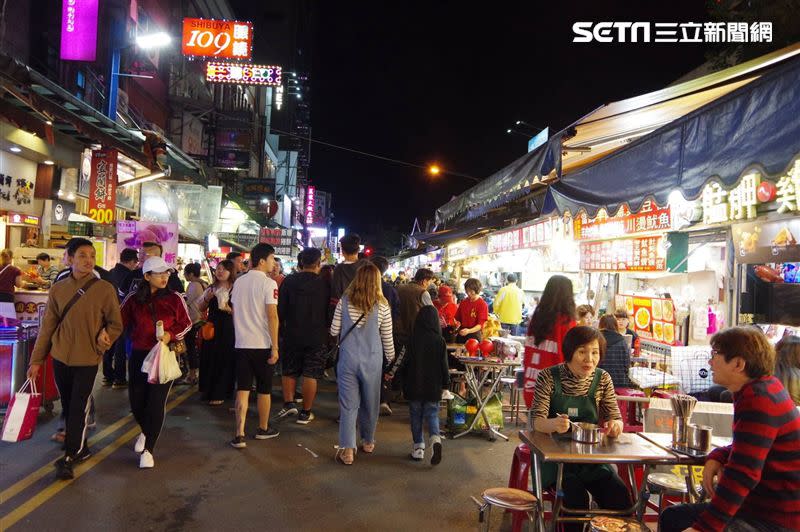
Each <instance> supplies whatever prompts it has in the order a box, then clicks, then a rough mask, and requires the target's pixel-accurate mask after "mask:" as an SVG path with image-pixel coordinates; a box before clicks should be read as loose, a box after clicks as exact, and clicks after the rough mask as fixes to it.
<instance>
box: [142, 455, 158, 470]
mask: <svg viewBox="0 0 800 532" xmlns="http://www.w3.org/2000/svg"><path fill="white" fill-rule="evenodd" d="M155 465H156V463H155V460H153V455H152V454H150V451H144V452H143V453H142V456H141V458H139V469H152V468H153V467H154V466H155Z"/></svg>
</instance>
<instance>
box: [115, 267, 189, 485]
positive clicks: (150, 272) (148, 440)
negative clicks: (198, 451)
mask: <svg viewBox="0 0 800 532" xmlns="http://www.w3.org/2000/svg"><path fill="white" fill-rule="evenodd" d="M171 271H172V270H171V268H170V267H169V266H168V265H167V263H166V262H164V259H162V258H161V257H149V258H148V259H147V260H146V261H145V262H144V266H143V267H142V272H143V273H144V280H145V282H143V283H141V284H140V285H139V288H138V289H137V290H136V291H135V292H131V293H130V294H129V295H128V297H126V298H125V301H123V302H122V321H123V323H124V324H125V329H126V330H127V331H128V332H129V334H130V337H131V341H132V342H133V350H132V352H131V356H130V359H129V361H128V362H129V365H128V375H129V379H130V382H129V385H128V396H129V397H130V401H131V411H132V412H133V417H134V418H135V419H136V422H137V423H138V424H139V426H140V427H141V428H142V433H141V434H139V437H138V438H136V444H135V446H134V450H136V452H137V453H139V454H140V455H141V457H140V458H139V467H140V468H142V469H147V468H151V467H153V466H154V465H155V464H154V461H153V449H154V448H155V445H156V441H157V440H158V435H159V433H160V432H161V427H162V426H163V425H164V415H165V411H166V405H167V396H168V395H169V390H170V388H171V387H172V382H168V383H166V384H150V383H148V382H147V374H146V373H143V372H142V362H144V359H145V358H146V357H147V354H148V353H149V352H150V349H152V348H153V346H154V345H156V342H159V341H161V342H164V343H165V344H168V343H170V342H172V341H177V340H181V339H183V337H184V336H185V335H186V333H187V332H189V330H190V329H191V328H192V320H191V319H190V318H189V311H188V309H187V308H186V303H185V302H184V300H183V298H182V297H181V296H180V295H179V294H177V293H176V292H173V291H172V290H169V289H168V288H167V281H168V280H169V276H170V272H171ZM158 321H161V322H163V323H164V335H163V336H162V337H161V338H157V337H156V334H157V333H156V322H158Z"/></svg>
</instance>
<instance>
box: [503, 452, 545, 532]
mask: <svg viewBox="0 0 800 532" xmlns="http://www.w3.org/2000/svg"><path fill="white" fill-rule="evenodd" d="M530 469H531V450H530V448H528V446H527V445H526V444H524V443H520V444H519V445H517V448H516V449H514V458H513V459H512V460H511V473H510V475H509V476H508V487H509V488H516V489H518V490H524V491H530V490H529V489H528V481H529V479H530ZM555 498H556V494H555V492H554V491H553V489H552V488H551V489H547V490H544V491H543V492H542V501H541V503H542V508H544V503H545V502H547V501H549V502H550V503H551V504H552V503H553V501H554V500H555ZM512 513H513V514H514V515H513V516H512V518H511V530H512V531H513V532H520V530H522V524H523V523H524V522H525V520H526V519H527V515H525V512H512ZM544 518H545V519H551V518H552V513H551V512H545V513H544Z"/></svg>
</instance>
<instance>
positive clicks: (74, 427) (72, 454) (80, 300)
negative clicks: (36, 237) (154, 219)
mask: <svg viewBox="0 0 800 532" xmlns="http://www.w3.org/2000/svg"><path fill="white" fill-rule="evenodd" d="M67 254H68V256H69V257H70V261H71V265H72V266H71V268H72V270H71V274H70V276H69V277H68V278H67V279H64V280H63V281H61V282H59V283H56V284H54V285H53V287H52V288H51V289H50V293H49V296H48V300H47V307H46V309H45V315H44V318H43V320H42V326H41V329H40V330H39V336H38V337H37V338H36V345H35V346H34V348H33V353H32V354H31V364H30V367H29V368H28V378H29V379H31V380H34V379H36V378H37V377H38V376H39V372H40V371H41V368H42V364H43V363H44V360H45V358H46V357H47V354H48V353H50V354H51V355H52V357H53V373H54V376H55V380H56V385H57V386H58V391H59V395H60V396H61V405H62V409H63V412H64V418H65V422H66V438H65V453H64V458H63V459H61V460H59V461H58V462H56V468H57V473H56V475H57V476H58V478H60V479H65V480H66V479H71V478H73V477H74V474H73V465H74V464H75V463H76V462H79V461H82V460H85V459H87V458H88V457H89V456H91V453H90V451H89V449H88V447H87V445H86V425H87V421H88V417H89V410H90V396H91V394H92V386H93V385H94V379H95V377H96V376H97V366H98V365H99V363H100V359H101V357H102V355H103V352H104V351H106V350H107V349H109V348H110V347H111V344H112V343H113V342H114V340H116V339H117V337H118V336H119V335H120V333H121V332H122V316H121V315H120V310H119V299H118V298H117V294H116V290H114V287H113V286H112V285H111V283H109V282H107V281H103V280H100V279H97V278H96V277H95V276H94V275H93V270H94V262H95V249H94V246H93V245H92V242H91V241H89V240H86V239H83V238H73V239H72V240H71V241H70V243H69V246H68V247H67Z"/></svg>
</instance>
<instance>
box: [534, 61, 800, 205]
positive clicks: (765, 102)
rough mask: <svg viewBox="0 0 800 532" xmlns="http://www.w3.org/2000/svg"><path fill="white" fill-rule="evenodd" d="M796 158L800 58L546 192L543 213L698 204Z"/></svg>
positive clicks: (782, 169)
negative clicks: (673, 201) (713, 189)
mask: <svg viewBox="0 0 800 532" xmlns="http://www.w3.org/2000/svg"><path fill="white" fill-rule="evenodd" d="M798 154H800V59H795V60H791V61H789V62H787V63H786V64H785V65H783V66H779V67H778V68H776V69H775V70H774V71H772V72H769V73H767V74H764V75H763V76H762V77H761V78H759V79H757V80H755V81H753V82H751V83H749V84H747V85H745V86H743V87H741V88H739V89H737V90H735V91H733V92H731V93H729V94H727V95H726V96H723V97H722V98H719V99H718V100H714V101H713V102H711V103H709V104H707V105H705V106H703V107H700V108H699V109H697V110H695V111H694V112H692V113H690V114H688V115H686V116H684V117H682V118H680V119H678V120H675V121H673V122H670V123H669V124H667V125H666V126H664V127H662V128H660V129H657V130H656V131H654V132H652V133H650V134H648V135H646V136H644V137H641V138H640V139H638V140H637V141H635V142H633V143H632V144H631V145H630V146H628V147H626V148H623V149H621V150H619V151H616V152H614V153H613V154H611V155H609V156H608V157H605V158H603V159H601V160H599V161H598V162H596V163H594V164H592V165H590V166H586V167H584V168H581V169H580V170H578V171H576V172H574V173H570V174H568V175H565V176H563V177H562V178H561V180H560V181H559V182H557V183H555V184H553V185H551V186H550V188H549V190H548V193H547V197H546V199H545V205H544V208H543V209H542V212H544V213H549V212H552V211H554V210H557V211H558V212H564V211H567V210H568V211H570V212H572V213H573V214H574V213H577V212H578V211H579V210H582V209H583V210H585V211H586V212H587V213H588V214H589V215H590V216H593V215H595V214H596V213H597V211H598V209H600V208H601V207H603V208H605V209H606V210H607V212H609V213H615V212H616V211H617V209H619V207H620V206H621V205H622V204H627V205H628V207H630V209H631V210H632V211H634V212H636V211H638V210H639V209H640V207H641V205H642V203H643V202H644V201H645V200H646V199H654V200H655V201H656V202H657V203H658V204H659V205H666V203H667V198H668V196H669V194H670V193H671V192H672V191H673V190H680V191H681V192H682V194H683V196H684V197H685V198H686V199H695V198H697V197H698V196H699V195H700V194H701V192H702V189H703V187H704V185H705V184H706V183H707V182H708V181H709V180H712V179H717V180H718V181H720V182H721V183H722V184H723V185H724V186H725V187H726V188H731V187H733V186H735V185H736V183H737V182H738V181H739V179H740V177H741V176H742V175H745V174H747V173H748V172H749V171H750V170H751V169H754V168H755V169H758V170H759V171H760V172H761V173H762V174H763V175H767V176H778V175H781V174H782V173H783V172H785V171H786V169H787V168H788V167H789V166H790V165H791V164H792V162H793V159H794V158H795V157H796V156H798Z"/></svg>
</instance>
